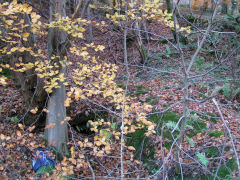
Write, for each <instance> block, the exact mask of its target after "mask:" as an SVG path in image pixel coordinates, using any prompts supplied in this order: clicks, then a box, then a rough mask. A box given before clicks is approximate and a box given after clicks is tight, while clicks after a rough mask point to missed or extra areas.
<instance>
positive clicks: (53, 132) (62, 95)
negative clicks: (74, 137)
mask: <svg viewBox="0 0 240 180" xmlns="http://www.w3.org/2000/svg"><path fill="white" fill-rule="evenodd" d="M65 6H66V1H65V0H51V1H50V22H51V21H55V20H57V19H56V17H55V14H58V15H60V16H61V17H65V16H66V12H65ZM67 43H68V42H67V33H66V32H65V31H64V30H61V29H59V28H51V29H50V30H49V35H48V56H49V60H51V57H52V56H53V55H54V56H58V57H59V58H56V59H55V60H54V62H59V61H61V60H63V58H64V57H65V56H67ZM59 72H60V73H64V74H65V68H64V67H61V65H60V68H59ZM59 86H60V88H57V89H54V90H53V92H52V93H51V94H50V96H49V102H48V110H49V113H48V115H47V122H46V125H47V126H48V125H50V124H53V125H55V126H54V127H53V128H46V130H45V135H46V139H47V142H48V145H49V146H54V147H55V148H56V150H57V152H58V154H57V155H58V157H57V158H58V159H61V157H62V156H63V155H64V154H65V153H67V146H66V145H67V141H68V129H67V124H66V123H63V124H62V123H61V122H62V121H64V120H66V107H65V106H64V101H65V99H66V91H65V86H64V84H62V83H60V84H59Z"/></svg>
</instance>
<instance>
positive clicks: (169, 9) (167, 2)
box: [166, 0, 172, 13]
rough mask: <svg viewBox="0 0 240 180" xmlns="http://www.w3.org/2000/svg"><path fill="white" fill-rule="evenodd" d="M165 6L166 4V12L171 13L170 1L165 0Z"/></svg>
mask: <svg viewBox="0 0 240 180" xmlns="http://www.w3.org/2000/svg"><path fill="white" fill-rule="evenodd" d="M166 4H167V11H168V13H171V12H172V3H171V0H166Z"/></svg>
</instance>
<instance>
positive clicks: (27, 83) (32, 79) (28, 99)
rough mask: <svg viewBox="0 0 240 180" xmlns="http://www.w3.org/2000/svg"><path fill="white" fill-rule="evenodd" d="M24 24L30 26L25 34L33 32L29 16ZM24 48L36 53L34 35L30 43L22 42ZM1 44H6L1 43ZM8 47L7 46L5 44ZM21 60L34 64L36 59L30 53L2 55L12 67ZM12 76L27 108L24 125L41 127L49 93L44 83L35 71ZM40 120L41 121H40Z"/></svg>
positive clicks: (12, 72)
mask: <svg viewBox="0 0 240 180" xmlns="http://www.w3.org/2000/svg"><path fill="white" fill-rule="evenodd" d="M22 18H24V21H25V22H24V23H25V24H28V25H29V26H28V27H26V28H25V29H24V32H31V22H30V18H29V16H28V15H24V16H23V17H22ZM1 30H2V31H4V32H5V31H6V33H7V31H8V30H7V29H1ZM22 43H23V46H24V47H26V48H28V47H31V48H32V50H33V51H34V43H35V37H34V34H33V33H30V36H29V38H28V41H26V42H25V41H22ZM1 44H5V43H4V42H1ZM5 45H6V46H7V44H5ZM19 58H21V59H22V63H24V64H27V63H30V62H31V63H34V62H35V58H34V57H33V56H32V55H30V54H29V52H22V53H20V52H16V53H14V54H11V55H2V59H3V61H4V62H6V63H8V64H9V65H10V66H11V67H15V63H19V60H18V59H19ZM11 76H12V77H13V81H14V83H15V85H16V87H17V88H19V89H20V92H21V94H22V96H23V104H24V108H25V113H24V115H23V116H22V118H20V120H21V121H22V122H23V124H24V125H33V124H35V125H37V126H38V125H39V124H41V123H43V121H41V120H42V119H45V113H43V112H42V109H43V108H44V106H45V104H46V101H47V93H46V92H45V90H44V88H43V86H44V83H43V81H42V80H41V79H40V78H38V77H37V75H36V73H35V72H34V69H30V70H27V71H25V72H15V71H11ZM33 108H37V109H38V111H37V112H36V113H35V114H33V113H31V112H30V110H31V109H33ZM39 119H40V121H39Z"/></svg>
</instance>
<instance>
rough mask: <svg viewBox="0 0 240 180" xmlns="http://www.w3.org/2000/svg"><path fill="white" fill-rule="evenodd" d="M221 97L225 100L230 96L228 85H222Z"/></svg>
mask: <svg viewBox="0 0 240 180" xmlns="http://www.w3.org/2000/svg"><path fill="white" fill-rule="evenodd" d="M223 95H224V96H225V97H227V98H229V96H230V83H225V84H224V85H223Z"/></svg>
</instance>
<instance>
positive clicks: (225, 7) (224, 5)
mask: <svg viewBox="0 0 240 180" xmlns="http://www.w3.org/2000/svg"><path fill="white" fill-rule="evenodd" d="M227 13H228V1H227V0H223V2H222V14H227Z"/></svg>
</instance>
